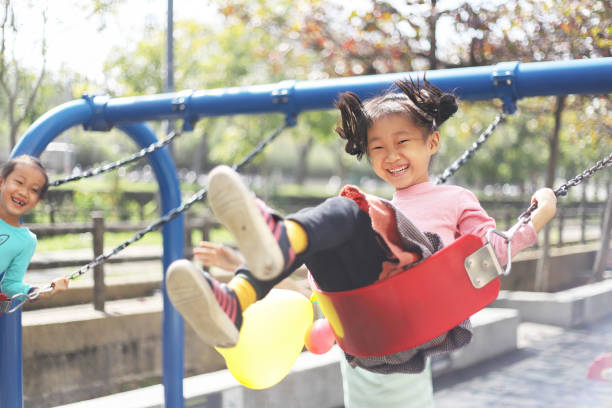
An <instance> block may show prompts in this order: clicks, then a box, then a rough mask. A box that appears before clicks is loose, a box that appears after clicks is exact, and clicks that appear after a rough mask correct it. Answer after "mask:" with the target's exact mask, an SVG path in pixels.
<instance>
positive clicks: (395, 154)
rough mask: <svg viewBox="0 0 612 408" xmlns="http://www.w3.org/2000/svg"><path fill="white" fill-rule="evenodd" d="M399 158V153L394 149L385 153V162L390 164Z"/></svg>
mask: <svg viewBox="0 0 612 408" xmlns="http://www.w3.org/2000/svg"><path fill="white" fill-rule="evenodd" d="M398 158H399V153H398V151H397V150H395V149H389V150H388V151H387V161H389V162H392V161H395V160H397V159H398Z"/></svg>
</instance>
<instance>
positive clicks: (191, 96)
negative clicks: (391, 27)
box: [94, 58, 612, 126]
mask: <svg viewBox="0 0 612 408" xmlns="http://www.w3.org/2000/svg"><path fill="white" fill-rule="evenodd" d="M417 74H418V75H419V76H422V74H423V73H422V72H418V73H417V72H404V73H397V74H386V75H366V76H359V77H346V78H335V79H325V80H319V81H301V82H300V81H283V82H279V83H276V84H265V85H255V86H248V87H235V88H222V89H213V90H204V91H182V92H176V93H167V94H158V95H150V96H139V97H128V98H109V97H96V98H94V104H95V106H96V110H97V111H100V116H101V118H103V119H101V122H105V124H106V125H107V126H110V125H112V124H117V123H121V122H133V121H146V120H161V119H181V118H182V119H187V121H195V120H197V119H198V117H200V116H222V115H234V114H247V113H248V114H258V113H275V112H277V113H289V114H297V113H299V112H303V111H308V110H320V109H330V108H332V107H333V103H334V100H335V99H336V98H337V96H338V94H339V93H341V92H345V91H352V92H355V93H357V94H358V95H359V96H360V97H362V98H365V97H370V96H373V95H376V94H379V93H381V92H383V91H384V90H386V89H388V88H389V87H390V86H391V85H392V83H393V81H396V80H399V79H403V78H407V77H412V78H416V75H417ZM427 79H429V80H430V81H431V82H433V83H435V84H436V85H438V86H439V87H441V88H442V89H445V90H453V91H454V92H455V93H456V94H457V95H458V96H459V97H461V98H462V99H465V100H488V99H494V98H501V99H502V100H504V102H508V101H510V100H516V99H520V98H524V97H533V96H551V95H562V94H573V93H579V94H602V93H610V92H612V58H597V59H582V60H569V61H550V62H531V63H518V62H504V63H500V64H497V65H491V66H482V67H468V68H456V69H446V70H433V71H428V72H427Z"/></svg>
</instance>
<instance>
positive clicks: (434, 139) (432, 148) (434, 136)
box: [427, 131, 440, 155]
mask: <svg viewBox="0 0 612 408" xmlns="http://www.w3.org/2000/svg"><path fill="white" fill-rule="evenodd" d="M439 148H440V132H438V131H435V132H432V133H431V134H430V135H429V137H428V138H427V149H428V150H429V152H430V153H431V154H432V155H433V154H435V153H437V152H438V149H439Z"/></svg>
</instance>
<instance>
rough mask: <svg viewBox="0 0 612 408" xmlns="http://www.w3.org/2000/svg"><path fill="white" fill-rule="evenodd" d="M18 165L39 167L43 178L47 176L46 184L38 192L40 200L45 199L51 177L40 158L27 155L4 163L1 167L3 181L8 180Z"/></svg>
mask: <svg viewBox="0 0 612 408" xmlns="http://www.w3.org/2000/svg"><path fill="white" fill-rule="evenodd" d="M18 163H23V164H27V165H28V166H34V167H38V168H39V169H40V171H41V172H42V174H43V176H45V184H44V185H43V186H41V188H40V190H39V191H38V198H40V199H43V198H45V194H47V190H48V189H49V176H48V175H47V169H45V166H43V164H42V162H41V161H40V159H39V158H38V157H34V156H29V155H27V154H22V155H21V156H17V157H14V158H12V159H10V160H9V161H7V162H6V163H4V164H3V165H2V167H0V178H2V180H6V178H7V177H8V176H9V174H11V173H12V172H13V170H15V166H16V165H17V164H18Z"/></svg>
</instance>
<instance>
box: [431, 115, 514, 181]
mask: <svg viewBox="0 0 612 408" xmlns="http://www.w3.org/2000/svg"><path fill="white" fill-rule="evenodd" d="M505 120H506V114H505V113H500V114H498V115H497V117H495V120H493V122H492V123H491V124H490V125H489V126H488V127H487V128H486V129H485V131H484V132H482V133H481V134H480V136H479V137H478V139H476V141H475V142H474V143H472V147H470V148H469V149H468V150H466V151H465V153H463V155H461V157H459V158H458V159H457V160H455V162H454V163H453V164H451V165H450V166H449V167H448V168H447V169H446V170H444V172H443V173H442V175H441V176H440V177H438V179H437V180H436V184H443V183H445V182H446V180H447V179H448V178H449V177H451V176H452V175H453V174H455V173H456V172H457V170H459V169H460V168H461V166H463V165H464V164H465V163H466V162H467V161H468V160H469V159H470V158H471V157H472V156H473V155H474V153H476V151H477V150H478V149H480V147H481V146H482V145H483V144H484V142H486V141H487V139H488V138H489V136H491V135H492V134H493V131H494V130H495V129H496V128H497V126H498V125H499V124H500V123H503V122H504V121H505Z"/></svg>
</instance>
